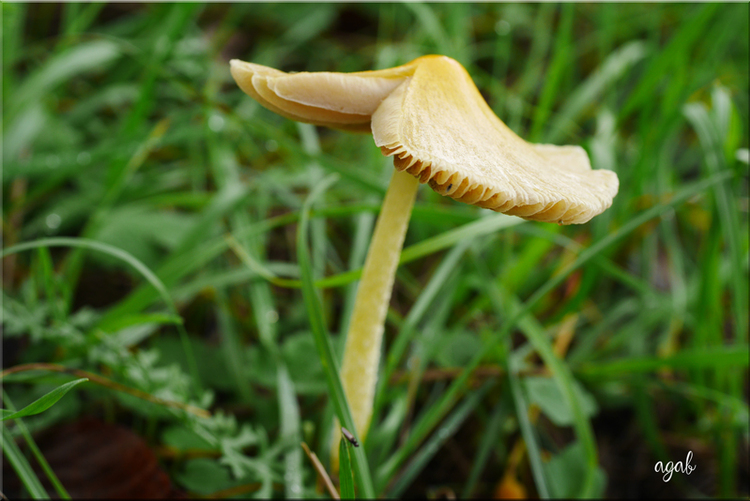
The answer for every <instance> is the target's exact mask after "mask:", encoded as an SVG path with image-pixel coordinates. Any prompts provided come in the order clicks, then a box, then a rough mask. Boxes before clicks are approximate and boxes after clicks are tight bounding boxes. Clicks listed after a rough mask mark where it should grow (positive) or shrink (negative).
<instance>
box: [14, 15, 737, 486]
mask: <svg viewBox="0 0 750 501" xmlns="http://www.w3.org/2000/svg"><path fill="white" fill-rule="evenodd" d="M2 13H3V26H2V28H3V58H2V65H3V66H2V67H3V89H2V92H3V117H2V125H3V138H2V139H3V145H4V148H3V179H2V185H3V202H2V203H3V272H4V273H3V275H4V276H3V280H4V282H3V295H2V329H3V351H4V360H6V361H7V363H9V364H10V365H13V366H16V365H21V364H32V363H33V364H44V363H49V364H58V365H62V366H65V367H67V368H71V369H78V370H83V371H87V372H90V373H93V374H96V375H102V376H105V377H106V378H108V379H109V380H111V381H112V382H113V384H114V383H117V384H121V385H124V386H126V387H128V388H131V389H132V390H133V391H134V392H135V391H141V392H145V393H146V394H148V395H150V396H151V397H154V398H159V399H163V400H167V401H170V402H176V403H180V404H185V405H193V406H197V407H201V408H204V409H209V410H210V411H211V417H209V418H201V417H198V416H196V415H194V414H192V413H190V412H187V411H185V410H182V409H178V408H174V407H170V406H166V405H160V404H158V403H155V402H154V401H151V402H149V401H146V400H144V399H143V398H137V397H136V396H134V395H135V394H136V393H124V392H122V391H115V390H114V389H113V388H112V387H102V386H100V385H94V384H87V385H83V386H81V387H79V388H78V391H75V392H70V393H67V394H66V395H65V398H62V399H59V398H60V397H62V394H63V393H64V391H67V389H70V387H72V385H73V384H74V383H77V382H78V381H72V382H68V381H69V380H70V376H67V375H66V376H61V375H59V374H52V375H50V374H47V373H42V372H40V371H34V372H28V373H27V372H20V373H14V374H13V375H8V376H6V377H4V378H3V391H4V397H5V399H4V401H5V402H6V409H3V415H4V417H6V418H7V417H8V415H9V414H11V413H12V412H14V411H11V410H9V409H10V408H11V407H10V405H9V404H8V402H14V403H15V404H16V406H17V407H18V408H20V409H22V411H19V412H26V414H24V417H23V419H22V420H21V419H16V420H7V421H5V423H4V424H3V439H4V440H3V453H4V454H5V456H6V457H7V458H8V460H9V463H10V466H11V467H12V469H13V471H14V472H15V473H16V475H17V476H18V477H19V478H20V479H21V483H22V484H23V485H24V488H25V489H26V492H25V493H24V492H22V493H18V494H19V495H29V496H32V497H35V498H44V497H48V495H49V494H50V493H51V492H52V491H50V492H49V493H48V492H46V491H45V489H44V487H43V486H42V483H41V482H40V480H39V478H38V477H37V473H35V470H34V468H32V466H31V464H30V463H31V462H33V463H34V464H36V463H40V464H43V461H42V460H43V457H42V454H41V453H39V452H38V450H37V449H36V448H35V447H36V446H35V445H34V444H33V440H32V439H31V433H32V432H36V431H40V430H44V429H46V428H49V427H50V426H52V425H54V424H55V423H56V422H59V421H62V420H70V419H75V418H76V417H78V416H83V415H90V414H93V415H99V416H105V417H106V418H107V419H109V420H113V421H117V422H120V423H127V424H128V425H129V426H132V427H133V428H134V429H135V430H136V431H138V432H139V433H141V434H142V435H144V436H145V437H146V438H147V439H148V440H149V443H150V444H152V445H154V446H160V447H159V448H158V449H157V450H161V448H162V447H166V448H168V449H169V450H170V451H172V453H171V454H170V455H166V456H164V457H162V463H163V465H164V466H165V469H166V470H167V471H168V472H169V473H170V476H171V478H172V480H173V481H174V482H175V484H176V485H177V486H178V487H180V488H182V489H184V490H186V491H188V493H189V494H190V495H194V496H210V495H215V494H216V493H221V492H222V491H223V492H234V493H241V494H238V495H239V496H248V497H260V498H269V497H282V496H283V497H289V498H308V497H319V496H320V493H319V492H317V491H316V490H315V489H316V475H317V473H316V472H315V471H314V470H313V467H312V465H311V464H310V463H309V462H308V461H307V459H306V458H305V456H304V455H303V454H302V451H301V449H300V447H299V443H300V442H301V441H305V442H306V443H307V444H309V445H310V448H311V449H312V450H314V451H315V452H316V454H317V455H318V456H320V458H321V460H322V461H323V463H324V465H325V466H326V467H328V462H327V455H328V450H329V447H330V444H331V443H332V440H331V433H332V429H333V416H337V417H338V419H339V420H340V421H341V422H342V424H344V425H346V423H347V420H348V407H347V403H346V399H345V398H344V397H343V392H342V391H341V388H340V382H339V380H338V374H337V370H336V367H337V366H338V363H339V356H340V353H341V350H342V347H343V339H342V333H344V332H346V327H347V323H348V315H349V312H350V311H351V306H352V302H353V293H354V292H355V291H356V280H357V279H358V277H359V274H360V273H361V266H362V262H363V260H364V252H365V249H366V248H367V244H368V241H369V238H370V234H371V231H372V224H373V221H374V218H375V217H376V215H377V211H378V207H379V205H378V204H379V201H380V200H381V199H382V196H383V194H384V190H385V187H386V186H387V182H388V179H389V178H390V175H391V172H392V170H393V169H392V161H391V160H390V159H386V158H384V157H382V155H381V153H380V152H379V150H378V149H377V148H376V147H375V146H374V145H373V144H372V140H371V138H370V137H368V136H367V135H353V134H345V133H341V132H336V131H330V130H325V129H320V128H315V127H312V126H308V125H301V124H295V123H294V122H291V121H289V120H287V119H284V118H282V117H280V116H278V115H275V114H273V113H271V112H269V111H268V110H265V109H263V108H261V107H260V106H259V105H258V104H257V103H256V102H255V101H254V100H252V99H251V98H249V97H247V96H245V95H244V94H243V93H242V92H241V91H240V90H239V89H238V88H237V86H236V85H235V84H234V82H233V81H232V79H231V76H230V74H229V69H228V60H229V59H230V58H233V57H237V58H240V59H244V60H248V61H253V62H257V63H261V64H267V65H271V66H274V67H279V68H281V69H283V70H287V71H362V70H368V69H373V68H384V67H389V66H394V65H397V64H401V63H405V62H408V61H409V60H411V59H413V58H415V57H418V56H421V55H424V54H428V53H442V54H447V55H450V56H451V57H454V58H456V59H458V60H459V61H460V62H461V63H462V64H463V65H465V66H466V68H467V69H468V71H469V73H470V74H471V75H472V76H473V77H474V78H475V81H476V82H477V85H478V87H479V89H480V90H481V92H482V93H483V95H484V96H485V98H486V99H487V101H488V103H489V104H490V106H491V107H492V108H493V109H494V110H495V112H496V113H497V115H498V116H499V117H500V118H501V119H503V120H504V121H505V122H506V123H507V124H508V125H509V126H510V127H511V128H512V129H513V130H515V131H516V132H517V133H518V134H519V135H520V136H522V137H524V138H528V139H533V140H535V141H539V142H550V143H556V144H581V145H582V146H584V147H585V148H586V149H587V151H588V153H589V156H590V158H591V162H592V165H593V166H594V168H605V169H610V170H614V171H616V172H617V174H618V177H619V179H620V190H619V193H618V195H617V197H616V198H615V200H614V204H613V206H612V207H611V208H610V209H608V210H607V211H606V212H604V213H603V214H602V215H600V216H597V217H596V218H595V219H594V220H592V221H591V223H589V224H587V225H583V226H573V227H557V226H553V225H547V224H543V223H530V222H526V221H523V220H521V219H519V218H513V217H508V216H504V215H500V214H494V213H490V212H489V211H485V210H481V209H478V208H475V207H470V206H466V205H463V204H458V203H456V202H453V201H452V200H449V199H446V198H443V197H440V196H439V195H437V194H436V193H434V192H432V191H431V190H429V189H428V188H425V187H423V188H421V189H420V192H419V195H418V199H417V203H416V206H415V209H414V214H413V217H412V221H411V225H410V229H409V233H408V235H407V239H406V242H405V248H404V252H403V253H402V256H401V265H400V267H399V270H398V277H397V280H396V288H395V292H394V299H393V301H392V303H391V308H390V311H389V316H388V320H387V324H386V342H385V346H384V348H383V349H384V356H383V361H384V362H383V367H382V369H381V373H380V379H379V381H380V382H379V386H378V389H377V398H376V404H375V416H374V419H373V424H372V426H371V431H370V434H369V436H368V438H367V439H366V440H364V441H362V447H358V448H353V447H350V446H348V445H346V444H344V446H345V448H346V450H347V452H348V453H349V457H350V459H351V468H350V469H346V470H344V472H343V473H345V472H347V471H348V472H353V473H354V481H353V484H351V488H352V489H353V486H354V485H356V487H357V494H358V495H359V496H360V497H372V496H402V495H403V496H419V497H425V496H430V495H432V494H436V492H437V491H432V489H433V488H435V486H437V487H439V488H441V489H444V490H443V491H441V493H438V494H445V493H446V492H454V493H456V494H460V495H462V496H463V497H468V496H471V495H479V496H485V497H486V496H490V495H493V494H494V493H495V490H496V488H497V486H498V485H499V482H500V480H501V479H502V478H503V476H504V474H505V473H506V471H507V470H508V468H509V464H510V461H511V458H510V454H511V451H512V450H513V444H514V443H516V441H517V440H519V439H520V440H522V441H523V442H524V444H525V451H526V452H525V455H524V457H523V458H522V462H521V463H520V466H519V470H518V471H519V479H520V481H521V482H522V483H523V485H524V486H525V487H526V489H527V490H528V492H529V494H530V495H534V494H536V495H539V496H540V497H576V496H579V495H589V496H594V497H599V496H606V495H618V494H619V493H621V492H623V489H624V487H627V488H629V489H631V490H630V491H628V492H631V493H633V494H634V495H639V496H643V497H646V496H649V495H652V494H653V492H654V489H655V487H657V486H661V487H663V488H665V489H669V490H668V494H669V495H671V496H687V495H690V496H697V495H703V496H724V497H737V496H747V495H748V491H747V489H748V486H747V480H746V475H744V473H743V472H744V471H746V465H747V463H746V460H745V459H743V458H744V457H746V456H747V454H748V447H749V446H748V444H749V443H750V428H749V427H748V420H747V417H748V402H747V389H748V386H747V385H748V377H747V376H748V307H747V304H748V262H749V261H750V259H749V257H748V256H749V252H750V237H749V235H748V233H749V232H748V226H749V225H748V139H747V138H748V130H750V128H749V127H748V115H749V112H748V108H749V107H750V103H749V102H748V95H750V88H749V87H750V86H749V84H748V45H747V40H748V38H750V33H749V28H748V6H747V4H729V5H718V4H705V5H698V4H695V5H693V4H666V5H657V4H622V5H618V4H575V5H566V6H558V5H553V4H537V5H533V4H486V3H485V4H450V3H446V4H442V3H440V4H412V3H408V4H311V3H307V4H285V5H284V6H283V7H279V6H278V5H274V4H257V3H253V4H227V5H219V4H210V5H205V6H203V5H200V4H154V5H148V4H142V5H126V4H99V3H95V4H63V5H56V4H34V6H33V7H32V6H30V5H26V4H17V3H10V4H9V3H5V4H3V5H2ZM332 175H335V176H338V180H337V181H336V182H335V183H333V184H330V183H331V182H332V181H331V180H332V179H333V178H332V177H330V176H332ZM316 197H317V198H316ZM313 201H314V202H315V203H314V205H313ZM6 368H7V367H6ZM79 381H80V380H79ZM63 389H64V390H63ZM50 395H51V397H50ZM45 398H46V399H47V400H46V402H47V403H49V404H50V405H51V404H54V405H52V406H51V407H50V406H48V405H47V406H46V407H47V408H46V410H44V409H43V407H44V405H41V404H40V403H39V402H42V401H43V399H45ZM55 398H58V399H59V400H57V401H56V402H57V403H55V402H53V401H51V400H54V399H55ZM45 405H46V404H45ZM534 408H537V409H538V410H540V411H541V412H540V415H541V418H540V419H535V418H534V415H535V412H529V410H530V409H534ZM29 409H31V410H34V411H35V413H34V415H31V412H29ZM42 411H43V412H42ZM36 412H39V413H36ZM19 416H20V415H19ZM613 418H616V419H615V421H614V422H615V424H612V419H613ZM27 428H28V430H27ZM626 439H627V440H629V442H627V443H625V442H624V441H625V440H626ZM16 441H19V442H21V443H23V444H26V445H23V446H22V447H19V446H18V445H17V443H16ZM618 447H620V449H618ZM632 449H636V451H637V454H638V455H637V457H638V458H640V459H641V460H645V461H647V463H650V464H639V465H637V466H638V467H639V468H637V469H634V468H633V466H634V465H633V464H630V463H627V464H623V462H626V458H622V457H618V453H617V452H616V451H618V450H632ZM685 449H692V450H693V451H694V453H695V458H694V462H695V463H696V464H697V466H698V469H697V470H696V471H695V472H694V473H693V474H692V475H691V476H690V477H689V478H688V477H687V476H684V475H682V476H680V474H675V477H674V478H673V480H672V481H671V482H670V483H669V484H664V483H663V482H662V480H661V476H660V475H658V474H654V475H653V476H649V475H648V473H650V470H652V469H653V464H654V463H655V462H656V461H658V460H661V461H664V462H667V461H670V460H671V461H677V460H679V459H680V458H684V455H685ZM26 451H30V454H31V455H33V456H35V459H34V460H31V461H29V460H28V459H27V458H26V456H25V455H24V454H25V452H26ZM613 451H615V452H613ZM40 458H41V459H42V460H40ZM644 458H645V459H644ZM342 465H343V462H342ZM464 465H470V467H469V466H467V467H464ZM605 465H606V466H605ZM622 471H627V472H628V476H627V478H625V477H623V476H622V474H621V473H620V472H622ZM709 471H713V472H716V476H715V478H714V477H712V476H708V475H707V472H709ZM434 472H438V473H437V474H435V473H434ZM446 472H447V473H446ZM643 472H646V473H643ZM43 475H45V476H47V477H49V478H50V479H53V478H54V473H52V472H51V471H47V470H45V469H44V468H43ZM343 476H344V477H346V475H343ZM347 479H348V477H346V478H344V480H347ZM696 479H698V480H696ZM52 484H53V486H54V488H55V491H56V492H57V493H58V495H60V496H63V497H64V496H65V495H66V494H67V493H66V492H65V489H64V488H62V486H61V485H59V484H56V483H55V481H54V480H53V481H52ZM346 485H349V484H346ZM346 485H345V482H344V481H342V483H341V487H342V494H343V491H344V487H346V489H347V493H350V494H353V491H350V490H349V487H348V486H346ZM67 487H68V486H66V488H67ZM227 489H231V491H227ZM445 489H447V491H446V490H445ZM6 494H7V493H6ZM436 495H437V494H436Z"/></svg>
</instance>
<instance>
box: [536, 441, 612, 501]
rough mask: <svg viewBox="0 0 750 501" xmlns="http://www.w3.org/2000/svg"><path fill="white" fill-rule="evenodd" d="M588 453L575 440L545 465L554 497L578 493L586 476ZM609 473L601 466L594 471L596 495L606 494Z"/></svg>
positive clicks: (570, 495)
mask: <svg viewBox="0 0 750 501" xmlns="http://www.w3.org/2000/svg"><path fill="white" fill-rule="evenodd" d="M585 464H586V453H585V451H584V450H583V447H582V446H581V443H580V442H577V441H576V442H573V443H572V444H570V445H569V446H568V447H566V448H565V449H563V450H562V451H560V452H559V453H558V454H556V455H555V456H554V457H553V458H552V459H551V460H550V461H549V463H546V464H545V465H544V470H545V471H546V472H547V479H548V480H549V487H550V494H551V496H552V497H553V498H570V497H574V496H576V495H577V494H578V489H579V486H580V485H581V482H583V478H584V476H585V471H584V468H585ZM606 486H607V474H606V473H605V472H604V470H603V469H602V468H601V467H597V468H596V471H595V473H594V493H593V494H594V497H601V496H604V490H605V488H606Z"/></svg>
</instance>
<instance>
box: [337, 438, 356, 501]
mask: <svg viewBox="0 0 750 501" xmlns="http://www.w3.org/2000/svg"><path fill="white" fill-rule="evenodd" d="M349 447H351V445H350V444H349V441H348V440H346V439H345V438H343V437H342V438H341V442H339V484H340V486H341V499H355V494H354V471H353V470H352V465H351V461H350V459H349Z"/></svg>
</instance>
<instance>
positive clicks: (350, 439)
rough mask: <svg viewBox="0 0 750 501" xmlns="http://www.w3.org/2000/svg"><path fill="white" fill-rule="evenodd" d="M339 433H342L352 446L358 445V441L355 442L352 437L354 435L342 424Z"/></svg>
mask: <svg viewBox="0 0 750 501" xmlns="http://www.w3.org/2000/svg"><path fill="white" fill-rule="evenodd" d="M341 434H342V435H344V438H345V439H347V440H348V441H349V443H350V444H352V445H353V446H354V447H359V442H357V439H356V438H354V435H352V432H350V431H349V430H347V429H346V428H344V427H343V426H342V427H341Z"/></svg>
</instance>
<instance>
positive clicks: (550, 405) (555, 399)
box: [524, 377, 598, 426]
mask: <svg viewBox="0 0 750 501" xmlns="http://www.w3.org/2000/svg"><path fill="white" fill-rule="evenodd" d="M524 383H525V387H526V392H527V393H528V396H529V401H530V402H531V403H534V404H536V405H538V406H539V407H540V408H541V409H542V412H543V413H544V414H545V415H546V416H547V417H548V418H550V419H551V420H552V421H553V422H554V423H555V424H556V425H558V426H570V425H572V424H573V421H574V419H573V413H572V412H571V410H570V409H569V408H568V405H567V403H566V401H565V397H564V396H563V394H562V392H561V391H560V387H559V386H558V384H557V382H555V380H554V379H551V378H548V377H528V378H526V379H525V380H524ZM573 391H574V393H575V394H576V396H577V397H578V401H579V402H580V403H581V410H582V411H583V414H584V415H585V416H586V417H591V416H593V415H595V414H596V413H597V411H598V409H597V406H596V400H594V397H592V396H591V394H590V393H588V392H587V391H586V390H585V389H583V387H582V386H581V385H580V384H578V382H577V381H575V380H573Z"/></svg>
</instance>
